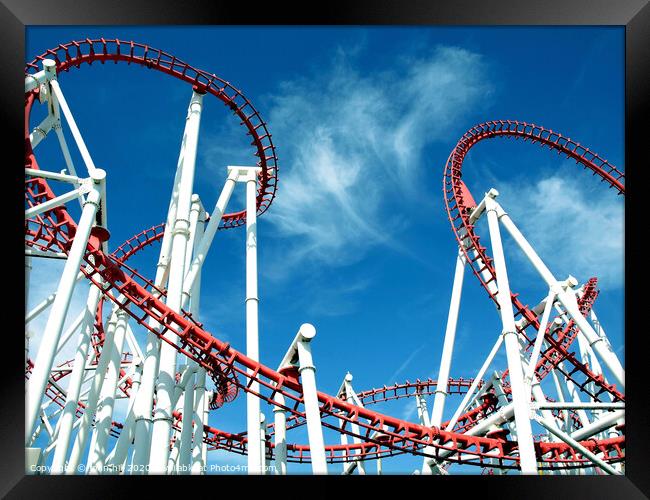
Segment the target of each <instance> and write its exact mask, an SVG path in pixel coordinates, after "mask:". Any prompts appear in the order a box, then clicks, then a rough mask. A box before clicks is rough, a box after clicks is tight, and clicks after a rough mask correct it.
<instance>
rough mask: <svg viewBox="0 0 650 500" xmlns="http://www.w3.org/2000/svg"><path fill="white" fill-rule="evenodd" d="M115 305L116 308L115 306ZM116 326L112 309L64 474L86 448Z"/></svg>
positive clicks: (73, 468) (70, 471)
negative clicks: (101, 354) (103, 354)
mask: <svg viewBox="0 0 650 500" xmlns="http://www.w3.org/2000/svg"><path fill="white" fill-rule="evenodd" d="M115 307H116V308H117V306H115ZM116 326H117V312H116V311H113V313H112V314H111V315H110V316H109V320H108V325H107V326H106V337H105V339H104V346H103V348H102V352H105V353H106V354H107V355H106V356H100V357H99V361H98V362H97V366H96V367H95V373H94V375H93V379H92V382H91V384H92V385H91V386H90V392H89V393H88V399H87V400H86V409H85V411H84V414H83V415H82V417H81V418H80V419H79V423H78V425H79V431H78V432H77V436H76V438H75V441H74V446H73V447H72V453H71V454H70V460H69V467H67V468H66V474H74V473H76V472H77V469H78V467H79V464H80V463H81V457H82V456H83V454H84V452H85V450H86V443H87V441H88V435H89V434H90V428H91V425H92V421H93V419H94V417H95V412H96V410H97V401H98V399H99V397H100V394H101V390H102V386H103V385H104V379H105V376H106V370H107V369H108V365H109V363H110V361H111V356H110V353H111V352H112V351H113V346H114V342H115V340H116V339H115V337H116V332H115V330H116ZM118 340H119V339H118ZM93 435H96V434H93ZM92 448H93V443H91V447H90V449H92Z"/></svg>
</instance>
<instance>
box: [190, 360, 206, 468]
mask: <svg viewBox="0 0 650 500" xmlns="http://www.w3.org/2000/svg"><path fill="white" fill-rule="evenodd" d="M205 379H206V373H205V369H204V368H199V369H198V371H197V373H196V389H195V395H194V441H193V446H192V474H202V473H203V472H204V470H205V467H206V464H205V462H204V461H203V454H202V448H203V426H204V425H207V423H208V421H207V419H206V418H204V408H205V407H207V391H206V388H205Z"/></svg>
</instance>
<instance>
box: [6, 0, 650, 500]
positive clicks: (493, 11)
mask: <svg viewBox="0 0 650 500" xmlns="http://www.w3.org/2000/svg"><path fill="white" fill-rule="evenodd" d="M306 6H307V4H302V6H296V5H293V4H292V3H289V2H285V3H280V2H270V3H267V4H266V5H265V6H262V5H259V6H258V5H255V6H252V5H248V4H246V3H239V4H236V3H234V2H229V3H226V2H223V1H216V0H212V1H209V2H208V1H197V0H191V1H182V2H180V1H176V2H175V1H172V0H158V1H149V2H147V1H144V0H131V1H129V2H115V1H113V2H108V1H98V0H84V1H83V2H79V1H73V0H57V1H50V2H45V1H42V0H2V4H1V5H0V19H1V26H2V29H1V30H0V51H1V52H2V63H3V64H2V68H3V72H2V87H1V88H2V92H0V99H2V110H3V117H4V122H5V124H7V126H8V131H7V133H6V135H5V137H6V138H8V141H7V142H6V143H5V147H4V148H3V149H4V153H5V154H4V158H5V162H6V165H7V167H8V168H9V172H10V174H9V177H10V178H11V180H12V182H14V181H15V183H16V186H15V189H13V188H12V189H11V190H6V191H5V193H6V195H5V196H4V199H5V200H6V203H7V205H6V207H5V209H4V211H3V214H4V217H5V222H6V223H7V225H8V226H9V227H11V228H12V229H13V228H14V224H15V229H16V233H15V234H14V233H13V231H12V232H11V234H12V236H14V235H15V239H14V238H12V239H11V244H9V243H5V245H4V246H5V250H8V252H7V260H6V261H5V262H6V263H5V269H6V268H15V269H16V270H17V271H18V274H17V276H16V277H15V278H10V277H9V276H8V275H5V277H4V279H5V280H6V281H5V287H8V288H10V287H12V286H13V287H15V288H16V289H15V293H8V294H7V297H6V298H5V305H4V307H3V308H2V309H0V310H3V311H4V314H3V317H4V318H5V319H9V323H8V324H7V323H5V324H6V325H7V327H8V328H6V330H5V331H4V339H5V343H4V344H3V346H4V348H5V349H6V351H5V352H4V356H3V359H4V361H5V363H4V365H5V368H4V376H3V384H2V397H1V401H2V403H1V405H2V413H1V415H2V418H1V420H0V433H1V437H0V443H2V448H1V451H0V453H1V455H0V477H1V479H0V494H2V495H3V496H7V497H9V498H38V497H39V496H41V495H43V496H45V495H49V496H52V495H54V496H55V497H59V496H64V495H65V496H66V497H75V496H83V497H92V496H113V497H115V496H117V495H119V494H120V493H124V494H132V493H133V488H134V487H135V486H134V481H136V482H137V483H139V486H140V487H144V488H147V490H149V491H150V492H151V493H154V492H155V491H156V490H158V489H159V488H165V490H164V491H165V492H166V491H168V490H167V489H166V488H167V487H168V486H167V485H170V484H171V483H170V481H171V482H173V483H174V484H175V485H179V484H180V483H179V481H181V480H182V481H183V483H184V482H185V481H186V480H189V481H199V482H200V483H201V484H203V485H204V486H202V487H199V488H196V489H194V488H193V489H189V490H188V489H187V485H185V486H184V489H185V491H186V495H200V494H210V495H212V494H215V495H233V494H235V492H237V491H242V488H244V487H245V488H249V487H250V486H255V487H259V488H262V489H264V490H265V491H266V493H264V495H265V496H270V495H271V494H272V493H273V492H279V493H283V494H284V495H286V494H290V492H291V491H292V489H293V488H295V484H294V483H295V482H296V481H300V482H301V483H302V484H301V485H300V486H299V487H300V488H306V487H308V488H309V489H310V490H311V491H317V492H320V493H319V494H309V495H308V496H309V497H320V496H324V495H327V496H330V495H334V494H335V493H334V492H337V491H338V493H336V494H337V495H342V496H345V495H347V494H352V491H349V490H348V491H347V492H345V493H341V490H340V488H346V489H348V488H353V489H357V488H362V489H363V490H364V491H365V493H366V494H368V495H372V494H373V493H372V490H373V489H377V488H381V489H382V490H383V491H386V492H387V491H389V490H392V487H396V488H397V490H396V491H399V490H402V491H404V492H405V494H415V493H414V492H415V491H416V490H414V488H415V489H417V490H419V489H422V490H423V491H426V490H428V491H427V492H426V494H427V495H437V494H440V493H439V492H440V488H444V489H446V490H448V491H452V492H455V494H460V495H461V496H472V497H474V496H481V497H485V496H488V497H498V498H590V499H596V498H607V499H611V498H621V499H623V498H625V499H631V498H648V497H650V474H649V473H648V472H647V471H648V470H650V467H649V466H648V456H647V450H648V449H649V446H648V445H649V444H650V443H649V439H648V436H649V435H650V432H648V429H649V428H650V421H649V418H648V415H649V409H648V391H647V388H646V389H644V386H645V375H646V373H645V369H646V364H647V362H646V359H645V358H646V356H645V354H644V352H643V350H642V349H641V348H640V346H641V343H642V342H643V337H644V335H645V330H644V329H643V323H642V321H641V319H640V316H641V313H642V311H643V310H644V309H643V307H644V304H643V302H642V301H643V299H644V295H643V293H645V292H644V288H645V287H644V286H643V285H644V281H643V278H642V277H641V275H640V274H639V273H637V272H635V266H634V259H635V258H637V259H640V258H641V257H642V255H643V253H642V250H639V248H642V245H641V241H639V240H640V238H643V237H644V231H643V228H644V225H643V224H644V223H643V219H644V218H643V219H642V217H643V214H642V212H644V207H643V206H642V205H641V203H640V202H639V200H640V199H641V197H642V196H643V195H642V194H641V190H642V188H643V184H642V181H641V169H642V168H643V165H644V163H647V156H645V155H643V152H644V146H645V144H644V142H645V141H646V138H645V136H644V133H643V132H642V131H643V129H644V127H643V123H644V121H645V118H646V117H647V116H648V96H649V95H650V89H649V88H648V87H649V81H650V78H649V76H650V72H649V71H648V66H649V64H650V36H648V33H650V6H648V1H647V0H616V1H611V0H545V1H544V2H533V1H529V2H522V1H521V0H481V1H478V0H454V1H452V0H447V1H444V2H443V1H432V0H430V1H425V0H419V1H412V0H411V1H401V2H396V1H392V0H356V1H348V2H345V3H344V2H340V1H337V2H334V1H330V2H327V3H323V4H313V5H312V6H311V8H312V10H311V11H309V12H308V11H307V8H306ZM152 24H153V25H206V24H239V25H256V24H282V25H332V24H336V25H358V24H371V25H393V24H398V25H471V26H474V25H538V26H539V25H565V26H566V25H608V26H612V25H618V26H625V32H626V38H625V66H626V84H625V85H626V86H625V89H626V91H625V94H626V102H625V110H626V118H625V128H626V133H625V138H626V139H625V157H626V160H625V172H626V190H627V193H626V199H625V224H626V227H627V228H628V230H627V231H626V233H625V248H626V262H627V263H628V265H627V266H626V272H625V283H626V286H625V291H626V305H625V324H626V332H630V334H629V335H627V336H626V347H627V349H626V359H625V367H626V372H627V377H626V378H627V384H626V392H627V394H628V395H629V399H628V400H627V401H626V405H627V408H626V410H627V411H626V435H627V436H629V439H628V440H627V441H628V442H627V443H626V476H625V477H585V476H568V477H567V476H558V477H549V476H545V477H530V476H528V477H517V476H510V475H508V476H505V477H504V476H501V477H500V476H492V477H486V476H460V477H452V476H447V477H441V476H383V477H367V478H360V477H359V476H355V477H345V478H343V477H331V476H329V477H287V478H282V479H281V480H277V479H272V478H269V477H241V476H240V477H236V476H231V477H223V476H218V478H217V480H218V484H219V485H220V486H219V488H218V490H205V489H202V488H211V487H212V486H205V483H204V482H202V481H206V480H208V481H210V483H211V485H213V486H214V485H216V484H217V483H216V482H214V481H213V480H210V479H207V478H199V479H196V478H195V477H186V478H180V477H175V478H169V479H167V478H156V477H141V478H137V479H136V478H128V479H127V478H115V477H72V478H68V477H51V476H25V475H24V447H23V442H22V439H23V426H24V415H23V411H21V410H22V408H23V406H24V400H25V398H24V366H22V360H23V355H22V350H23V345H22V336H19V335H18V334H17V332H18V331H20V330H21V329H22V328H23V327H22V326H21V325H22V324H23V319H22V315H21V313H20V311H23V310H24V300H23V297H24V294H23V293H21V290H20V285H16V284H18V283H21V282H22V277H21V275H22V264H21V265H12V264H11V262H20V261H21V260H20V259H22V258H24V257H23V248H22V236H21V233H22V231H23V222H22V221H23V215H22V210H23V204H24V202H23V201H22V199H21V198H22V194H21V190H20V186H19V185H21V184H22V183H23V182H24V181H23V177H22V175H20V176H19V175H18V174H19V171H18V169H17V168H11V166H12V165H14V166H15V165H17V164H19V162H20V161H21V157H22V156H23V120H24V114H23V110H24V108H23V97H21V95H24V88H23V79H22V74H23V68H24V62H25V60H26V59H25V53H24V46H25V28H26V26H30V25H31V26H33V25H152ZM558 57H561V55H558ZM603 126H604V127H606V126H607V124H603ZM637 205H639V206H638V207H637ZM14 243H15V244H14ZM628 258H629V260H628ZM14 259H15V260H14ZM635 327H636V328H635ZM321 482H323V484H321ZM504 482H505V483H504ZM386 483H392V484H390V485H388V488H387V486H386ZM278 485H280V486H278ZM294 491H297V490H294ZM417 494H420V493H417ZM284 495H283V496H284ZM382 496H383V495H382Z"/></svg>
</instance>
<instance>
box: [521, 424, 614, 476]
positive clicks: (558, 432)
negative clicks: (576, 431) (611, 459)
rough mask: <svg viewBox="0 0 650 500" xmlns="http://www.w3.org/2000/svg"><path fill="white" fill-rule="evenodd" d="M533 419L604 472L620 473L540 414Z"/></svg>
mask: <svg viewBox="0 0 650 500" xmlns="http://www.w3.org/2000/svg"><path fill="white" fill-rule="evenodd" d="M534 418H535V420H536V421H537V422H538V423H539V424H540V425H542V426H543V427H544V428H545V429H546V430H548V431H549V432H550V433H551V434H553V435H555V436H557V437H559V438H560V439H561V440H562V441H564V442H565V443H567V444H568V445H569V446H571V447H572V448H574V449H576V450H578V451H579V452H580V453H582V454H583V455H584V456H585V457H587V458H588V459H590V460H591V461H592V462H594V464H595V465H597V466H598V467H600V468H601V469H603V470H604V471H605V472H607V473H608V474H613V475H616V476H618V475H620V474H621V473H620V472H618V471H617V470H616V469H614V468H613V467H612V466H610V465H609V464H608V463H606V462H604V461H602V460H601V459H600V458H598V457H597V456H596V455H594V454H593V453H592V452H590V451H589V450H588V449H587V448H585V447H584V446H582V445H581V444H580V443H578V442H577V441H576V440H575V439H573V438H571V436H569V435H568V434H566V433H564V432H562V431H561V430H559V429H557V428H555V426H554V425H551V424H549V423H548V422H547V421H546V419H544V418H542V417H540V416H535V417H534Z"/></svg>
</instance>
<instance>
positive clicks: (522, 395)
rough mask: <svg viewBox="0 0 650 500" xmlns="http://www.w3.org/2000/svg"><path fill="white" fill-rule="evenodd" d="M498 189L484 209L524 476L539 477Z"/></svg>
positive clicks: (486, 199) (487, 197) (492, 192)
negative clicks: (506, 259)
mask: <svg viewBox="0 0 650 500" xmlns="http://www.w3.org/2000/svg"><path fill="white" fill-rule="evenodd" d="M497 195H498V193H497V192H496V190H490V193H488V195H487V196H486V197H485V202H486V203H485V209H486V212H487V219H488V225H489V229H490V240H491V243H492V252H493V254H494V265H495V270H496V278H497V279H496V281H497V286H498V289H499V292H498V293H497V297H496V298H497V301H498V303H499V309H500V312H501V321H502V323H503V333H502V335H503V337H504V343H505V347H506V356H507V359H508V369H509V372H510V384H511V388H512V400H513V403H514V406H515V409H514V411H515V424H516V426H517V440H518V444H519V457H520V462H519V464H520V467H521V473H522V474H536V473H537V460H536V456H535V447H534V442H533V432H532V427H531V424H530V407H529V402H530V398H529V396H528V391H527V390H526V387H525V385H524V374H523V370H522V365H521V361H522V360H521V352H520V348H519V339H518V334H517V329H516V326H515V317H514V312H513V310H512V302H511V297H510V284H509V281H508V273H507V270H506V261H505V256H504V254H503V246H502V244H501V233H500V231H499V218H498V216H497V211H496V210H497V209H496V202H495V201H494V198H493V197H494V196H497Z"/></svg>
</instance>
